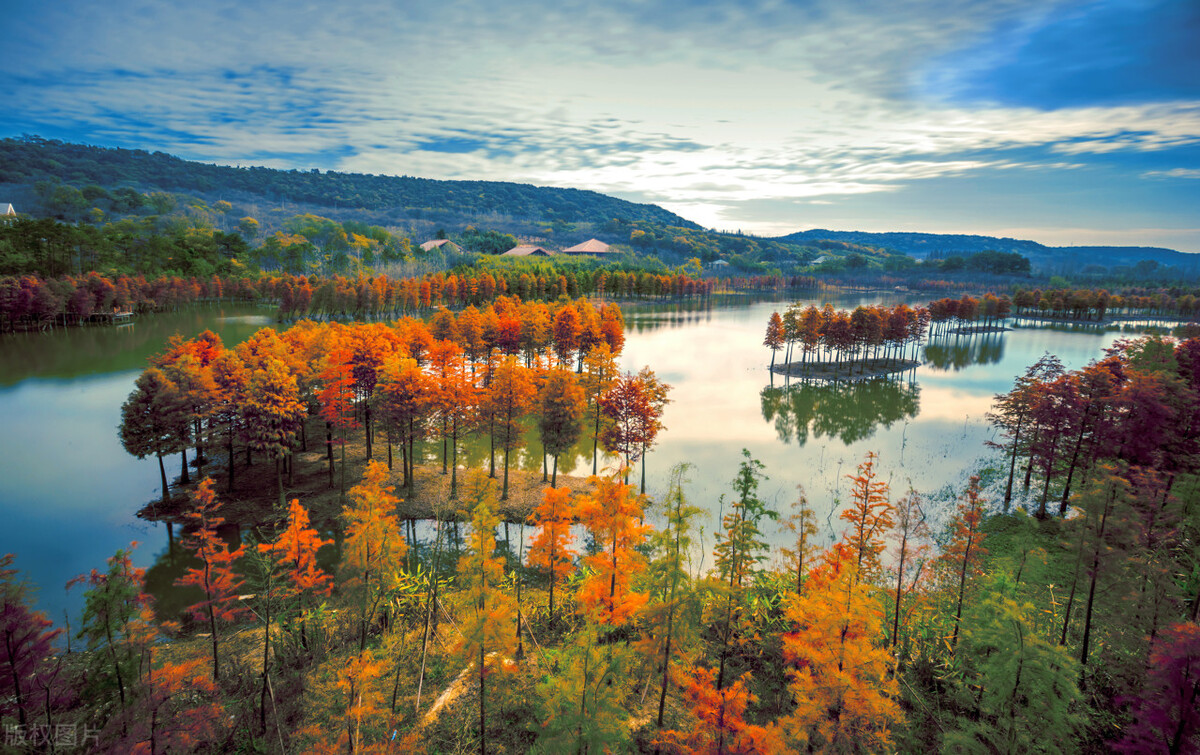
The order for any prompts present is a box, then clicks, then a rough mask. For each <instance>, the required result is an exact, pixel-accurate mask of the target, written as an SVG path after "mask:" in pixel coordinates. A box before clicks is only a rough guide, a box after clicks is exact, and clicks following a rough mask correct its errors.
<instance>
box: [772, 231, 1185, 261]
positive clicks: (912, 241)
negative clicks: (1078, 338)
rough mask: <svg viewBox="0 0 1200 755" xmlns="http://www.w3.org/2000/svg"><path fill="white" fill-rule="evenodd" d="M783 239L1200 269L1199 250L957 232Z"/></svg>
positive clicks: (801, 234) (914, 252)
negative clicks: (1049, 243)
mask: <svg viewBox="0 0 1200 755" xmlns="http://www.w3.org/2000/svg"><path fill="white" fill-rule="evenodd" d="M772 240H773V241H779V242H782V243H805V242H811V241H819V240H831V241H847V242H850V243H855V244H862V245H864V246H874V247H882V248H884V249H889V250H892V251H896V252H903V253H904V254H907V255H909V256H911V257H915V258H918V259H929V258H930V257H934V258H937V257H947V256H951V255H955V254H960V255H970V254H974V253H976V252H982V251H985V250H992V251H997V252H1016V253H1018V254H1021V255H1024V256H1026V257H1028V258H1029V259H1030V262H1032V263H1033V265H1034V266H1035V267H1041V268H1046V269H1055V268H1056V267H1060V266H1064V265H1065V266H1077V265H1089V264H1104V265H1108V266H1113V265H1134V264H1137V263H1138V262H1140V261H1142V260H1154V261H1155V262H1157V263H1158V264H1160V265H1170V266H1172V267H1179V268H1182V269H1189V270H1200V254H1189V253H1187V252H1180V251H1178V250H1175V249H1167V248H1164V247H1152V246H1097V245H1091V246H1047V245H1045V244H1041V243H1039V242H1037V241H1030V240H1028V239H1014V238H1007V237H999V236H984V235H978V234H955V233H924V232H917V231H881V232H874V231H832V230H829V229H825V228H812V229H809V230H807V231H796V232H795V233H789V234H786V235H784V236H777V237H775V238H773V239H772Z"/></svg>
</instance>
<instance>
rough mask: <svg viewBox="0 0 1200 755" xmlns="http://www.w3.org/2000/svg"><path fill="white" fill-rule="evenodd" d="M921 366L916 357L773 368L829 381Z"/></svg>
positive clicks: (774, 371)
mask: <svg viewBox="0 0 1200 755" xmlns="http://www.w3.org/2000/svg"><path fill="white" fill-rule="evenodd" d="M920 366H921V362H919V361H917V360H916V359H865V360H855V361H849V362H844V363H841V364H838V363H836V362H788V363H785V364H777V365H775V366H774V367H773V368H771V372H773V373H774V374H776V375H784V376H786V377H799V378H804V379H807V380H824V381H827V382H840V381H843V380H845V381H857V380H869V379H871V378H876V377H885V376H887V375H894V374H896V373H901V372H908V371H909V370H912V369H915V368H917V367H920Z"/></svg>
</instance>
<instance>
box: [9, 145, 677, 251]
mask: <svg viewBox="0 0 1200 755" xmlns="http://www.w3.org/2000/svg"><path fill="white" fill-rule="evenodd" d="M44 180H59V181H62V182H64V183H68V184H83V185H87V184H95V185H98V186H103V187H113V186H119V185H120V186H134V187H138V188H141V189H159V190H162V191H186V192H211V191H215V190H227V191H243V192H247V193H250V194H256V195H260V196H262V197H264V198H267V199H272V200H276V201H278V200H288V201H292V202H300V203H305V204H314V205H330V206H332V205H340V206H343V207H354V208H362V209H367V210H383V209H399V210H405V211H427V210H436V211H439V212H444V211H454V212H458V213H463V214H469V215H484V214H489V213H500V214H506V215H512V216H515V217H525V218H538V219H546V220H561V221H568V222H578V221H595V222H604V221H607V220H611V219H618V220H624V221H634V220H644V221H650V222H654V223H659V224H663V225H669V226H679V227H683V228H699V226H698V225H696V224H695V223H693V222H691V221H689V220H685V219H683V218H681V217H679V216H678V215H676V214H674V213H671V212H667V211H666V210H664V209H662V208H661V207H658V206H656V205H651V204H635V203H633V202H626V201H625V200H622V199H617V198H615V197H610V196H606V195H604V194H600V193H598V192H594V191H584V190H580V189H560V188H551V187H540V186H532V185H529V184H518V183H507V182H499V181H436V180H433V179H429V178H414V177H411V176H383V175H365V174H361V173H337V172H333V171H326V172H324V173H322V172H321V171H320V170H316V169H314V170H311V171H299V170H275V169H273V168H262V167H245V168H243V167H236V168H235V167H230V166H226V165H206V164H203V163H196V162H190V161H187V160H181V159H180V158H178V157H173V156H171V155H168V154H165V153H163V152H147V151H145V150H140V149H136V150H130V149H108V148H104V147H93V146H88V145H83V144H67V143H65V142H60V141H52V140H46V139H41V138H38V137H25V138H21V139H3V140H0V184H5V183H12V184H28V183H34V182H36V181H44Z"/></svg>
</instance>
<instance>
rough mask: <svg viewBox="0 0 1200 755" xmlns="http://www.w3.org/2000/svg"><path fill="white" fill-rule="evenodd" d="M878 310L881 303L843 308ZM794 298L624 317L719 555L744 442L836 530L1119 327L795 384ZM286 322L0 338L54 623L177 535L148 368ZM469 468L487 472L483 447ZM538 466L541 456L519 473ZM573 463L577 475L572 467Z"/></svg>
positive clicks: (10, 501) (243, 320) (959, 475)
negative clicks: (154, 441) (139, 453)
mask: <svg viewBox="0 0 1200 755" xmlns="http://www.w3.org/2000/svg"><path fill="white" fill-rule="evenodd" d="M873 301H879V298H870V297H858V298H844V299H841V300H836V301H835V304H837V305H838V306H841V307H853V306H855V305H857V304H858V303H863V302H873ZM895 301H898V300H895ZM895 301H893V300H890V299H889V300H887V301H886V302H885V303H888V304H891V303H895ZM815 303H816V304H818V305H819V304H821V303H822V302H820V301H817V302H815ZM784 306H786V305H785V304H781V303H772V302H748V301H742V302H741V303H735V304H723V305H721V306H717V307H713V308H711V309H707V310H700V311H696V310H695V309H689V308H688V307H678V308H676V307H642V308H635V309H632V310H630V311H628V312H627V316H626V322H627V327H628V337H627V341H626V348H625V353H624V355H623V356H622V360H621V361H622V364H623V366H624V367H625V368H626V369H630V370H634V371H636V370H638V369H640V368H641V367H642V366H643V365H650V366H651V367H652V369H654V370H655V372H656V373H657V374H658V376H659V378H660V379H661V380H663V381H665V382H667V383H669V384H671V385H672V386H673V390H672V391H671V394H670V396H671V403H670V404H669V405H668V406H667V409H666V413H665V416H664V422H665V424H666V426H667V429H666V430H665V431H664V432H663V433H662V434H661V435H660V438H659V442H658V445H657V447H656V448H655V449H654V451H653V452H652V453H651V455H650V456H649V459H648V467H647V481H648V488H649V490H650V491H651V492H656V491H661V490H662V489H663V488H665V486H666V483H667V478H668V473H669V470H670V468H671V467H672V466H673V465H674V464H676V463H679V462H684V461H686V462H690V463H692V464H693V465H694V468H693V469H692V471H691V474H690V478H691V481H692V482H691V485H690V486H689V488H688V492H689V495H690V497H691V498H692V500H693V502H695V503H697V504H699V505H702V506H704V507H705V508H707V509H708V510H709V511H710V512H711V515H710V517H709V519H708V521H707V522H705V523H704V532H705V545H706V546H711V544H712V539H711V533H712V531H713V529H714V525H715V522H716V512H717V510H718V506H719V504H718V499H719V497H720V496H721V495H722V494H727V493H728V492H729V490H730V485H729V482H730V480H732V479H733V477H734V476H735V474H736V473H737V468H738V464H739V462H740V461H741V458H742V457H741V449H742V448H747V449H749V450H750V452H751V453H752V454H753V455H754V456H755V458H757V459H759V460H761V461H762V462H763V463H764V464H765V465H766V474H767V475H768V477H769V480H767V481H766V482H765V483H764V484H763V486H762V488H761V490H760V492H761V493H762V494H763V496H764V497H765V498H766V500H768V501H769V502H771V504H772V505H774V506H775V507H776V508H777V509H778V510H780V511H784V510H786V509H787V507H788V506H789V504H790V503H791V502H792V501H793V500H795V497H796V494H797V493H796V489H797V486H798V485H803V486H804V489H805V491H806V493H807V495H808V498H809V500H810V502H811V503H812V504H813V505H814V506H815V507H816V509H817V510H818V512H820V513H821V518H823V519H826V520H828V521H829V522H830V523H831V524H833V523H834V522H835V521H836V519H835V515H834V511H835V502H836V501H838V500H844V498H845V496H846V491H847V489H848V486H847V481H846V479H845V477H844V475H846V474H847V473H849V472H853V471H854V469H855V467H856V465H857V464H858V463H859V462H860V461H862V459H863V458H864V456H865V455H866V453H867V452H868V451H875V452H876V453H878V454H879V457H880V462H879V465H880V470H881V475H882V477H883V478H884V479H890V480H891V481H892V485H893V487H894V488H898V489H906V488H907V487H908V486H909V485H910V484H911V485H912V486H914V487H915V488H916V489H917V490H919V491H922V492H925V493H935V492H937V491H939V490H945V489H947V487H948V486H949V488H950V489H958V488H961V487H962V485H963V484H964V483H965V480H966V477H967V475H968V473H969V471H970V470H972V469H975V468H977V467H979V466H980V465H982V464H986V463H987V459H988V458H990V457H989V452H988V451H987V449H986V448H985V446H984V442H985V441H986V440H987V439H989V438H991V437H992V431H991V429H990V428H989V427H988V426H987V424H986V422H985V421H984V413H985V412H986V411H987V410H988V408H989V405H990V402H991V399H992V396H993V395H994V394H996V393H999V392H1004V391H1007V390H1008V389H1009V388H1010V387H1011V385H1012V381H1013V378H1014V377H1016V376H1017V375H1018V374H1020V373H1022V372H1024V370H1025V369H1026V368H1027V367H1028V366H1029V365H1030V364H1032V363H1033V362H1034V361H1036V360H1037V359H1038V358H1039V357H1040V356H1041V355H1042V353H1044V352H1046V351H1050V352H1053V353H1055V354H1058V355H1059V357H1060V358H1061V359H1062V360H1063V362H1064V363H1065V364H1066V365H1067V366H1068V367H1069V368H1075V367H1081V366H1083V365H1084V364H1086V363H1087V362H1088V361H1090V360H1091V359H1094V358H1096V357H1098V356H1100V354H1101V351H1102V349H1103V348H1104V347H1106V346H1108V345H1110V344H1111V343H1112V341H1113V340H1114V339H1115V338H1117V337H1119V335H1120V334H1116V333H1098V332H1070V331H1053V330H1034V329H1025V330H1015V331H1011V332H1008V333H1005V334H1003V335H993V336H988V337H986V338H977V339H973V340H972V339H965V338H962V339H958V340H957V342H956V341H955V340H954V339H949V340H943V341H939V342H938V343H935V344H931V346H930V348H929V349H928V354H927V357H928V360H929V361H928V362H927V363H926V364H923V365H922V366H921V367H919V368H917V369H916V370H914V371H911V372H910V373H907V374H905V375H904V376H901V378H900V379H898V380H874V381H867V382H864V383H858V384H840V385H837V386H829V385H804V384H799V383H797V382H796V381H792V382H791V383H790V384H785V382H784V381H783V380H782V379H781V378H780V377H778V376H775V377H774V378H772V376H771V375H770V373H769V372H768V370H767V364H768V363H769V361H770V353H769V351H768V350H767V349H766V348H765V347H763V346H762V345H761V343H762V339H763V333H764V331H765V327H766V322H767V318H768V316H769V315H770V313H771V311H772V310H774V309H782V308H783V307H784ZM272 324H273V323H272V320H271V316H270V310H266V309H255V308H251V307H244V306H225V307H206V308H197V309H193V310H188V311H186V312H183V313H180V314H174V315H160V316H156V317H152V318H145V319H143V320H141V321H139V322H137V323H135V324H134V325H131V326H127V327H111V326H104V327H94V328H86V329H72V330H59V331H57V332H54V333H48V334H18V335H7V336H3V337H0V418H3V419H2V421H3V427H4V432H0V516H3V522H4V526H3V528H2V529H0V553H5V552H10V551H11V552H15V553H17V556H18V559H17V565H18V568H20V569H21V570H23V571H24V572H25V573H26V574H27V575H28V576H29V578H30V579H31V581H32V582H33V583H34V584H35V585H36V586H37V587H38V589H39V591H40V592H39V595H38V602H39V607H40V608H42V609H43V610H46V611H47V612H48V613H49V614H50V616H51V618H52V619H53V620H55V622H56V623H60V624H61V622H62V619H63V611H64V610H69V611H71V613H72V620H73V621H74V619H75V618H77V613H78V610H79V607H80V605H81V601H80V595H79V594H73V595H68V594H66V593H65V592H64V589H63V585H64V584H65V583H66V582H67V580H69V579H70V578H72V577H74V576H75V575H77V574H80V573H83V572H86V571H89V570H90V569H92V568H103V565H104V561H105V559H106V558H107V557H109V556H111V555H112V554H113V552H114V551H115V550H116V549H117V548H122V547H126V546H128V544H129V542H130V541H132V540H137V541H139V542H140V543H141V545H140V546H139V548H138V550H137V552H136V556H135V562H136V563H137V564H138V565H139V566H144V567H150V566H151V565H152V564H153V563H154V562H155V561H156V559H158V558H159V557H160V556H161V555H162V554H163V553H164V552H165V550H166V533H165V530H164V529H163V528H162V527H161V526H160V525H152V524H149V523H147V522H144V521H142V520H139V519H137V518H136V517H135V516H134V512H135V511H136V510H137V509H138V508H140V507H141V506H142V505H143V504H144V503H145V502H146V501H148V500H150V499H151V498H154V497H156V496H158V495H159V478H158V469H157V462H156V461H155V460H154V459H152V458H151V459H145V460H141V461H139V460H137V459H134V458H133V457H131V456H129V455H128V454H126V453H125V451H124V450H123V449H122V448H121V444H120V442H119V441H118V439H117V434H116V428H117V425H118V424H119V422H120V407H121V404H122V402H123V401H124V400H125V398H126V397H127V396H128V395H129V392H130V391H131V390H132V389H133V385H134V380H135V379H136V378H137V376H138V374H139V373H140V372H141V370H142V369H143V368H144V366H145V364H146V358H147V357H148V356H149V355H151V354H154V353H157V352H159V351H161V350H162V348H163V347H164V345H165V344H166V342H167V339H168V338H169V337H170V336H171V335H172V334H174V333H176V332H178V333H180V334H181V335H183V336H185V337H191V336H194V335H195V334H197V333H199V332H200V331H201V330H204V329H205V328H210V329H212V330H214V331H216V332H217V333H219V334H220V335H221V337H222V339H223V340H224V342H225V344H226V346H233V345H235V344H237V343H239V342H240V341H242V340H244V339H245V338H247V337H248V336H249V335H250V334H252V333H253V332H254V331H256V330H258V329H259V328H261V327H264V326H268V325H272ZM585 445H587V446H588V450H589V451H590V444H587V443H585V442H581V444H580V447H579V449H580V453H579V455H578V456H577V457H576V460H575V462H574V466H576V467H577V468H578V472H579V473H580V474H583V473H587V472H590V470H591V464H590V456H586V454H585V453H584V451H583V449H584V446H585ZM466 458H467V459H468V460H469V461H473V460H477V463H482V458H483V455H482V451H474V452H472V453H469V454H468V455H467V457H466ZM169 461H171V460H168V462H169ZM174 461H175V468H174V469H172V467H170V466H168V472H169V473H171V474H173V475H177V474H178V457H177V456H176V457H174ZM540 465H541V459H540V457H538V456H536V450H535V456H531V457H529V458H526V459H525V460H523V463H522V466H524V467H526V468H539V467H540ZM560 466H561V469H560V471H562V472H564V473H569V472H570V471H572V470H571V467H572V466H573V463H572V461H570V460H564V461H563V463H562V464H561V465H560ZM636 473H637V470H635V474H636ZM834 529H838V528H837V527H836V526H833V527H831V528H830V531H833V530H834ZM156 571H157V570H156ZM164 579H166V577H164ZM78 592H79V590H78V589H77V590H76V593H78Z"/></svg>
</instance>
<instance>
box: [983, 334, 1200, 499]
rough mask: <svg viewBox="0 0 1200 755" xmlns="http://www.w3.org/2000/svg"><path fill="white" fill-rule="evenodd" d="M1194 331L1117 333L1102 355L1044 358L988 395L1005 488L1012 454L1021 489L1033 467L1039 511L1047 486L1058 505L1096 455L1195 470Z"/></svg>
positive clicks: (1199, 404) (1199, 356)
mask: <svg viewBox="0 0 1200 755" xmlns="http://www.w3.org/2000/svg"><path fill="white" fill-rule="evenodd" d="M1198 364H1200V339H1189V340H1187V341H1182V342H1175V341H1172V340H1170V339H1165V338H1159V337H1148V338H1142V339H1139V340H1135V341H1120V342H1118V343H1117V344H1116V345H1115V346H1114V347H1113V348H1112V349H1110V350H1109V353H1108V355H1107V356H1106V357H1105V358H1104V359H1101V360H1099V361H1095V362H1092V363H1091V364H1089V365H1087V366H1086V367H1083V368H1081V369H1079V370H1074V371H1070V372H1065V371H1063V370H1062V368H1061V365H1057V362H1055V363H1053V364H1049V363H1047V362H1046V360H1043V361H1042V362H1039V363H1038V364H1037V365H1034V366H1033V367H1031V368H1030V370H1029V372H1027V373H1026V375H1025V376H1023V377H1022V378H1019V379H1018V380H1017V383H1016V385H1015V386H1014V388H1013V389H1012V390H1011V391H1009V392H1008V393H1006V394H1000V395H997V396H996V399H995V404H994V408H993V411H992V412H991V413H990V414H989V415H988V416H989V419H990V420H991V422H992V424H993V425H995V426H996V427H997V428H998V429H999V430H1000V431H1001V432H1002V433H1003V436H1004V442H1003V443H1001V444H999V445H1000V446H1001V447H1002V448H1004V449H1005V451H1006V453H1007V454H1008V455H1009V457H1010V460H1011V463H1010V465H1009V482H1008V490H1007V493H1006V496H1005V504H1007V503H1008V502H1009V501H1010V500H1011V498H1012V495H1013V494H1012V488H1013V478H1014V477H1015V476H1016V472H1017V466H1018V465H1017V461H1018V459H1024V489H1025V490H1026V491H1028V490H1029V488H1030V487H1031V483H1032V480H1033V476H1034V475H1035V474H1036V475H1037V476H1038V477H1040V478H1041V479H1040V482H1041V490H1040V493H1039V494H1038V510H1037V513H1038V516H1040V517H1043V518H1044V517H1046V516H1047V509H1048V502H1049V499H1050V497H1051V492H1052V491H1054V492H1057V493H1059V496H1058V500H1059V514H1060V515H1065V514H1066V512H1067V507H1068V504H1069V502H1070V497H1071V494H1072V492H1077V490H1078V483H1079V481H1080V480H1081V479H1084V478H1086V477H1088V476H1089V475H1090V474H1091V472H1092V471H1093V470H1094V469H1095V468H1096V467H1097V465H1098V464H1100V463H1102V462H1105V461H1110V462H1120V463H1123V464H1126V465H1129V466H1134V467H1141V468H1146V469H1153V470H1158V471H1160V472H1162V473H1164V474H1166V475H1169V476H1171V477H1174V476H1176V475H1178V474H1180V473H1185V472H1194V471H1196V469H1197V465H1198V463H1200V445H1198V443H1197V440H1196V436H1195V432H1194V430H1193V428H1194V427H1195V426H1196V425H1195V423H1196V420H1197V418H1200V373H1198V372H1197V370H1196V366H1197V365H1198Z"/></svg>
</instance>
